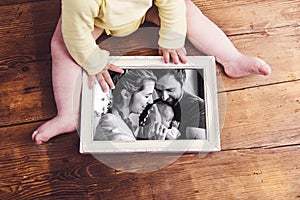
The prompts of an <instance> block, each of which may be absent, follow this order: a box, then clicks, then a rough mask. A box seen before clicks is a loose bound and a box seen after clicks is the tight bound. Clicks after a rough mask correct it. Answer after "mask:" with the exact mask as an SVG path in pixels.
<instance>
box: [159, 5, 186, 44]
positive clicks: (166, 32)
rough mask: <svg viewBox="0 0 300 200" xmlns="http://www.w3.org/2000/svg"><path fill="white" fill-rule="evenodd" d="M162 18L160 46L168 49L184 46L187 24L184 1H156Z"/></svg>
mask: <svg viewBox="0 0 300 200" xmlns="http://www.w3.org/2000/svg"><path fill="white" fill-rule="evenodd" d="M154 4H155V5H156V6H157V8H158V12H159V18H160V30H159V40H158V45H159V46H160V47H163V48H167V49H178V48H180V47H183V46H184V43H185V37H186V31H187V23H186V6H185V2H184V0H155V1H154Z"/></svg>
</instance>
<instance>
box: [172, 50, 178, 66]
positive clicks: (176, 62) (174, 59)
mask: <svg viewBox="0 0 300 200" xmlns="http://www.w3.org/2000/svg"><path fill="white" fill-rule="evenodd" d="M170 55H171V58H172V60H173V62H174V63H175V64H178V63H179V58H178V55H177V53H176V51H175V50H171V51H170Z"/></svg>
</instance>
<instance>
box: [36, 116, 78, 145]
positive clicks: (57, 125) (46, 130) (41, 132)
mask: <svg viewBox="0 0 300 200" xmlns="http://www.w3.org/2000/svg"><path fill="white" fill-rule="evenodd" d="M75 130H76V123H75V121H74V120H73V117H59V116H56V117H54V118H53V119H51V120H49V121H47V122H46V123H44V124H43V125H41V126H40V127H39V128H38V129H37V130H35V131H34V132H33V134H32V140H33V141H34V142H35V143H36V144H38V145H40V144H43V143H44V142H47V141H48V140H49V139H51V138H53V137H54V136H57V135H60V134H63V133H69V132H73V131H75Z"/></svg>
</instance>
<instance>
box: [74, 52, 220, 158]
mask: <svg viewBox="0 0 300 200" xmlns="http://www.w3.org/2000/svg"><path fill="white" fill-rule="evenodd" d="M109 59H110V62H111V63H112V64H114V65H115V66H118V67H121V68H123V69H124V73H123V74H118V73H113V72H110V73H111V74H110V75H111V77H112V80H113V82H114V84H115V88H114V89H113V90H111V89H109V90H108V91H107V92H103V90H102V87H101V86H100V84H99V83H98V81H97V80H95V83H94V87H93V89H89V87H88V75H87V74H86V73H85V72H84V71H83V73H82V99H81V122H80V152H81V153H122V152H126V153H128V152H211V151H220V130H219V116H218V98H217V83H216V65H215V59H214V57H211V56H187V60H188V61H187V63H185V64H182V63H180V64H173V63H168V64H166V63H164V61H163V58H162V57H161V56H119V57H110V58H109Z"/></svg>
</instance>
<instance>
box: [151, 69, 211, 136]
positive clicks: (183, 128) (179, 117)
mask: <svg viewBox="0 0 300 200" xmlns="http://www.w3.org/2000/svg"><path fill="white" fill-rule="evenodd" d="M153 72H154V74H155V76H156V77H157V81H156V84H155V91H156V93H157V95H158V97H159V98H160V99H161V100H162V101H165V102H167V103H168V104H170V105H173V107H174V108H175V117H174V119H175V120H176V121H178V122H180V125H179V131H180V133H181V135H180V137H179V138H178V139H195V138H198V136H197V129H195V128H199V130H202V131H199V133H200V132H203V129H205V128H206V119H205V104H204V100H203V99H201V98H200V97H198V96H196V95H193V94H191V93H189V92H187V91H185V90H184V88H183V86H184V83H185V80H186V72H185V70H184V69H159V70H153ZM191 127H192V128H191ZM191 130H196V131H194V132H191Z"/></svg>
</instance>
